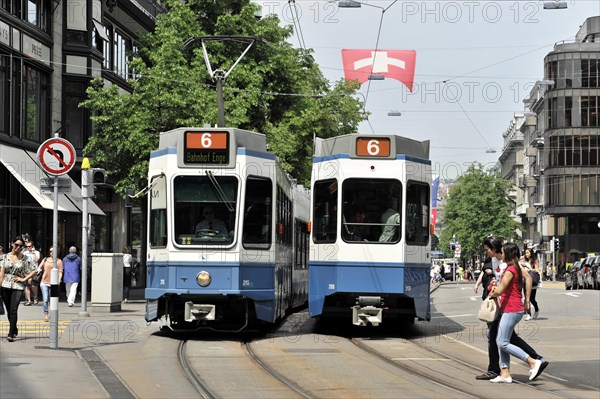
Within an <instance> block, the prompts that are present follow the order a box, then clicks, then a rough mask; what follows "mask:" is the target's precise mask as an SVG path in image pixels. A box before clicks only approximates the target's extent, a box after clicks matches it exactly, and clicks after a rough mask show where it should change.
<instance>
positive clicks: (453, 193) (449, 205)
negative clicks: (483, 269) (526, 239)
mask: <svg viewBox="0 0 600 399" xmlns="http://www.w3.org/2000/svg"><path fill="white" fill-rule="evenodd" d="M511 187H512V183H511V182H509V181H508V180H506V179H504V178H502V176H501V175H500V173H498V172H493V171H486V170H484V169H483V166H482V165H481V164H478V163H475V164H473V165H471V166H470V167H469V169H468V170H467V171H466V173H465V174H463V175H462V176H460V177H459V178H458V179H457V182H456V185H454V186H453V187H452V188H451V189H450V191H449V193H448V199H447V201H446V206H445V208H444V230H443V232H442V236H441V238H440V245H441V248H442V249H445V250H446V251H448V250H449V247H450V242H451V241H452V237H453V235H455V236H456V241H458V242H459V243H460V244H461V252H462V253H461V256H462V257H463V258H470V257H472V256H474V255H475V254H480V253H481V248H482V246H481V243H482V242H483V240H484V239H485V238H486V237H487V236H489V235H490V234H493V235H495V236H497V237H500V238H502V239H504V240H507V239H514V238H516V237H517V233H516V230H517V229H519V228H520V227H521V225H520V224H519V223H517V222H516V221H515V220H513V219H511V218H510V213H511V210H512V205H511V202H510V199H509V198H508V191H509V189H510V188H511Z"/></svg>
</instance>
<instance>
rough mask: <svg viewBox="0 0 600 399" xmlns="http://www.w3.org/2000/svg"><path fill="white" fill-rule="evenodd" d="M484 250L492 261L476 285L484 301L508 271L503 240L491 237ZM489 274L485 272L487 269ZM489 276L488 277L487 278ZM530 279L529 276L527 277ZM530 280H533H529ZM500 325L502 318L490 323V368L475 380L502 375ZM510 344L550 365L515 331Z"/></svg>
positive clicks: (485, 242) (527, 305)
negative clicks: (497, 338)
mask: <svg viewBox="0 0 600 399" xmlns="http://www.w3.org/2000/svg"><path fill="white" fill-rule="evenodd" d="M483 249H484V250H485V254H486V256H488V257H489V259H490V261H489V263H487V260H486V265H485V266H484V271H482V273H481V275H480V276H479V279H478V280H477V284H476V285H475V289H474V290H475V292H477V286H478V285H479V284H481V285H482V286H483V291H484V295H483V297H482V299H485V298H486V297H487V295H488V294H489V291H491V289H492V287H494V286H495V285H497V284H498V281H500V279H501V277H502V274H503V273H504V270H505V269H506V263H505V262H502V240H501V239H500V238H498V237H494V236H489V237H488V238H486V239H485V240H484V241H483ZM486 268H487V269H489V270H487V272H486V271H485V269H486ZM486 276H487V277H486ZM527 277H529V275H527ZM529 280H531V279H530V278H529ZM526 286H527V287H531V285H530V283H527V284H526ZM528 291H531V289H530V288H528V289H526V290H525V294H526V295H525V307H526V308H529V302H528V300H527V292H528ZM499 324H500V317H498V318H496V320H494V321H493V322H491V323H488V360H489V363H488V367H487V371H486V372H485V373H483V374H480V375H477V376H476V377H475V379H477V380H491V379H494V378H496V377H497V376H498V375H500V364H499V363H500V353H499V351H498V345H497V344H496V337H497V336H498V327H499ZM510 342H511V343H512V344H513V345H516V346H518V347H519V348H521V349H522V350H524V351H525V353H527V354H528V355H529V356H531V357H533V358H534V359H540V360H541V361H542V363H543V368H545V367H546V366H547V365H548V362H547V361H545V360H544V358H543V357H542V356H540V355H539V354H538V353H537V352H536V351H535V350H534V349H533V348H532V347H531V346H529V345H528V344H527V342H525V341H524V340H523V339H522V338H521V337H519V336H518V335H517V333H516V332H514V331H513V333H512V335H511V336H510Z"/></svg>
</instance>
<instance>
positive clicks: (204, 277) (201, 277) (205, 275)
mask: <svg viewBox="0 0 600 399" xmlns="http://www.w3.org/2000/svg"><path fill="white" fill-rule="evenodd" d="M211 281H212V277H211V276H210V273H209V272H206V271H204V270H203V271H201V272H200V273H198V275H197V276H196V282H197V283H198V285H199V286H200V287H208V285H209V284H210V282H211Z"/></svg>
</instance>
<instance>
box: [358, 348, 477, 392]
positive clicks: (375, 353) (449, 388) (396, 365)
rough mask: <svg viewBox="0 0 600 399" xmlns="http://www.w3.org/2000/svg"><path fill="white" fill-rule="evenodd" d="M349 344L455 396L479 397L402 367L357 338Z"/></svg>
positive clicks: (407, 367) (427, 374)
mask: <svg viewBox="0 0 600 399" xmlns="http://www.w3.org/2000/svg"><path fill="white" fill-rule="evenodd" d="M349 340H350V342H351V343H352V344H354V345H355V346H357V347H358V348H360V349H361V350H363V351H365V352H367V353H368V354H369V355H371V356H374V357H376V358H378V359H379V360H382V361H384V362H385V363H387V364H389V365H391V366H393V367H395V368H398V369H400V370H402V371H404V372H408V373H410V374H413V375H416V376H419V377H422V378H425V379H428V380H429V381H431V383H432V384H435V385H437V386H440V387H443V388H446V389H448V390H450V391H452V392H455V393H457V394H461V395H465V397H467V398H479V397H480V396H479V395H476V394H473V393H472V392H467V391H466V390H463V389H460V388H457V387H455V386H453V385H451V384H448V383H444V382H440V381H436V380H435V379H434V378H435V377H436V376H435V375H433V373H426V372H422V371H419V370H416V369H415V368H413V367H409V366H408V365H404V364H402V363H399V362H397V361H394V360H393V359H390V358H389V357H387V356H386V355H384V354H383V353H381V352H379V351H377V350H375V349H373V348H372V347H370V346H368V345H367V344H365V343H364V342H363V341H362V340H360V339H357V338H350V339H349Z"/></svg>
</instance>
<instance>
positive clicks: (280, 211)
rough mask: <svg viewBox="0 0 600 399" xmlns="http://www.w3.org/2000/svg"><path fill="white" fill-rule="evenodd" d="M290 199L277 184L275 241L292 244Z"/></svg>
mask: <svg viewBox="0 0 600 399" xmlns="http://www.w3.org/2000/svg"><path fill="white" fill-rule="evenodd" d="M292 227H293V226H292V200H291V199H290V197H288V196H287V195H286V194H285V191H283V189H282V188H281V187H279V186H277V243H278V244H285V245H291V244H292Z"/></svg>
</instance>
